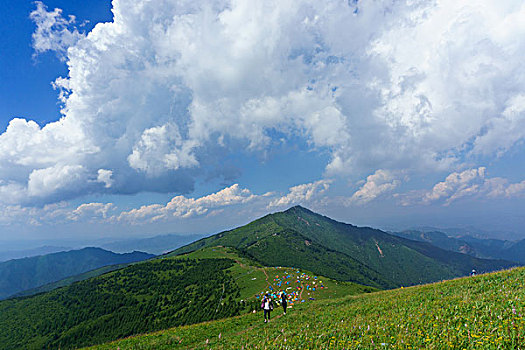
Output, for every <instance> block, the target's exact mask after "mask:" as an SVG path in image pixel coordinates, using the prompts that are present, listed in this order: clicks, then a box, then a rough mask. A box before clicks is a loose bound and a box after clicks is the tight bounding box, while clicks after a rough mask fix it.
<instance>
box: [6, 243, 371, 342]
mask: <svg viewBox="0 0 525 350" xmlns="http://www.w3.org/2000/svg"><path fill="white" fill-rule="evenodd" d="M282 275H287V276H290V278H289V279H288V280H287V282H292V284H291V285H290V284H287V286H288V288H290V289H289V290H288V292H289V293H290V295H292V292H293V293H295V299H296V300H292V301H291V302H292V303H294V302H296V303H299V302H301V300H299V298H303V299H307V300H310V299H309V298H312V299H316V300H318V299H325V298H335V297H339V296H344V295H348V294H358V293H366V292H371V291H374V290H375V289H374V288H371V287H365V286H360V285H356V284H353V283H344V282H337V281H332V280H329V279H325V278H324V277H320V276H315V278H316V279H315V281H322V285H323V288H317V290H315V291H314V290H313V288H312V287H313V286H315V284H313V282H309V281H307V280H306V278H305V277H304V276H307V272H304V271H298V270H294V269H288V270H285V269H283V268H267V267H262V266H260V265H258V264H256V263H254V262H253V261H251V260H250V259H248V258H247V257H245V256H243V255H242V254H238V252H237V251H235V250H233V249H231V248H223V247H210V248H207V249H204V250H199V251H196V252H193V253H191V254H187V255H184V256H176V257H171V258H166V257H165V258H158V259H152V260H148V261H145V262H140V263H136V264H134V265H131V266H128V267H126V268H123V269H120V270H117V271H113V272H109V273H107V274H104V275H101V276H98V277H95V278H91V279H88V280H85V281H81V282H77V283H74V284H72V285H70V286H67V287H64V288H60V289H57V290H53V291H51V292H48V293H43V294H39V295H35V296H32V297H26V298H18V299H9V300H4V301H2V302H0V344H2V349H43V348H53V349H55V348H61V349H70V348H77V347H79V346H85V345H92V344H97V343H101V342H105V341H109V340H112V339H117V338H120V337H125V336H129V335H133V334H139V333H145V332H150V331H155V330H160V329H166V328H169V327H173V326H177V325H186V324H192V323H196V322H202V321H207V320H214V319H219V318H224V317H228V316H233V315H239V314H241V313H243V312H250V311H251V310H253V309H258V305H259V303H260V301H259V300H260V299H258V298H259V296H260V293H265V292H267V291H270V293H271V292H274V291H277V290H278V289H279V288H280V286H279V285H278V283H277V282H275V281H274V280H273V279H277V278H278V277H277V276H281V278H282ZM292 276H293V277H294V279H293V281H292V278H291V277H292ZM296 278H297V280H296ZM299 280H300V283H298V282H297V281H299ZM312 281H314V276H313V275H312ZM310 283H311V284H310ZM292 286H293V287H292ZM282 287H283V289H284V285H283V286H282Z"/></svg>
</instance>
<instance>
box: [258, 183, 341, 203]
mask: <svg viewBox="0 0 525 350" xmlns="http://www.w3.org/2000/svg"><path fill="white" fill-rule="evenodd" d="M330 182H331V181H329V180H319V181H315V182H310V183H306V184H301V185H297V186H293V187H290V189H289V192H288V193H287V194H286V195H284V196H282V197H280V198H275V199H273V200H272V201H271V202H270V203H269V204H268V208H273V207H288V206H290V205H294V204H306V203H308V202H310V201H312V200H315V199H319V197H320V196H322V195H323V194H324V193H325V192H326V191H327V190H328V189H329V188H330Z"/></svg>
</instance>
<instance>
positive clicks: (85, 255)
mask: <svg viewBox="0 0 525 350" xmlns="http://www.w3.org/2000/svg"><path fill="white" fill-rule="evenodd" d="M153 256H154V255H151V254H146V253H142V252H133V253H126V254H116V253H113V252H110V251H107V250H104V249H100V248H84V249H80V250H70V251H67V252H59V253H53V254H47V255H41V256H35V257H31V258H23V259H15V260H9V261H6V262H2V263H0V300H1V299H4V298H7V297H9V296H11V295H14V294H16V293H19V292H22V291H25V290H29V289H33V288H36V287H39V286H43V285H45V284H48V283H51V282H55V281H59V280H62V279H64V278H67V277H70V276H74V275H78V274H81V273H84V272H87V271H90V270H94V269H97V268H99V267H102V266H108V265H115V264H124V263H131V262H137V261H142V260H146V259H149V258H151V257H153Z"/></svg>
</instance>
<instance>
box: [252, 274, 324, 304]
mask: <svg viewBox="0 0 525 350" xmlns="http://www.w3.org/2000/svg"><path fill="white" fill-rule="evenodd" d="M322 289H326V287H325V285H324V284H323V281H321V280H320V279H319V278H318V277H317V276H310V275H308V274H306V273H304V272H300V271H296V270H294V271H292V272H290V273H288V272H287V271H284V272H283V273H282V274H277V275H275V278H274V279H273V281H269V280H268V289H267V290H266V291H262V292H260V293H259V294H256V295H255V298H256V299H262V298H263V297H264V296H265V295H266V294H268V295H269V296H270V297H271V298H272V299H273V300H275V301H277V302H280V300H281V295H282V293H285V295H286V298H287V299H288V307H292V306H293V305H294V304H295V303H304V302H306V301H308V300H315V295H316V292H318V291H319V290H322ZM305 293H306V295H305Z"/></svg>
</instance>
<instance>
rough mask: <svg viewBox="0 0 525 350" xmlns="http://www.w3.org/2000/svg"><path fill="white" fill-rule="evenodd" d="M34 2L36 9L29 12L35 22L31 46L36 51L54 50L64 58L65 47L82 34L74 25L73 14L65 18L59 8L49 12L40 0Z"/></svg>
mask: <svg viewBox="0 0 525 350" xmlns="http://www.w3.org/2000/svg"><path fill="white" fill-rule="evenodd" d="M35 4H36V9H35V10H34V11H32V12H31V14H30V17H31V19H32V20H33V21H34V22H35V24H36V30H35V32H34V33H33V48H34V49H35V51H36V52H37V53H42V52H46V51H55V52H56V53H57V54H58V55H59V57H60V58H61V59H65V55H66V51H67V49H68V48H69V47H70V46H73V45H74V44H76V42H77V41H78V40H80V39H81V38H82V37H83V36H84V35H83V34H82V33H80V32H79V31H78V29H77V28H75V27H74V24H75V20H76V19H75V16H73V15H70V16H69V17H68V18H67V19H66V18H64V17H63V16H62V10H61V9H59V8H55V9H54V10H53V11H51V12H50V11H47V7H46V6H45V5H44V4H43V3H42V2H41V1H36V2H35Z"/></svg>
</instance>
